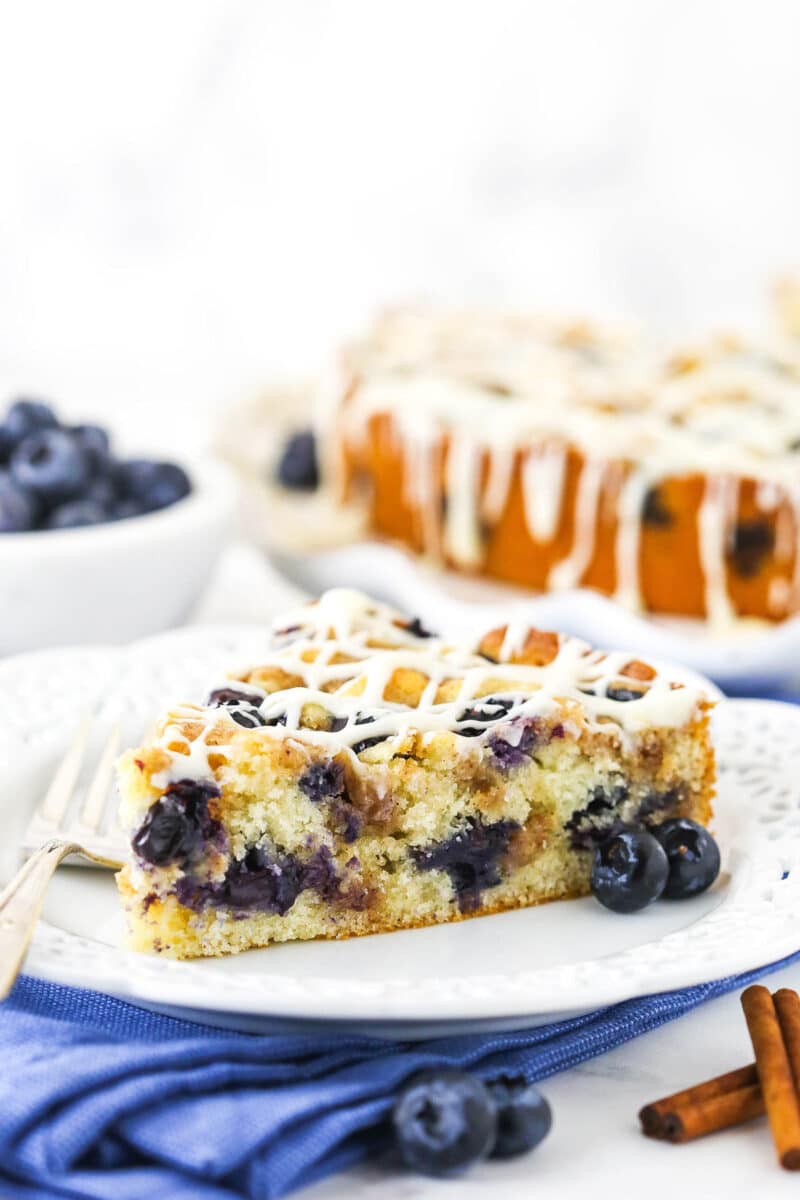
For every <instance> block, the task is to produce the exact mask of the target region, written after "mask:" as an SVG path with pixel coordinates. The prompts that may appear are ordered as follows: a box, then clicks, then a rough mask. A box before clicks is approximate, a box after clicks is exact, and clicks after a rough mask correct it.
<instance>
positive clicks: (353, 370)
mask: <svg viewBox="0 0 800 1200" xmlns="http://www.w3.org/2000/svg"><path fill="white" fill-rule="evenodd" d="M318 408H319V413H318V424H319V439H320V446H321V447H322V448H323V451H324V452H325V455H326V468H327V475H328V478H329V479H330V480H331V482H332V484H333V487H334V491H335V492H336V493H337V494H338V495H339V496H340V497H341V498H342V499H343V500H344V499H347V498H354V497H355V496H356V495H358V496H361V497H365V498H366V501H367V507H368V510H369V520H370V523H371V526H372V528H373V529H374V530H375V531H376V532H377V533H379V534H382V535H384V536H386V537H389V538H392V539H394V540H397V541H399V542H401V543H403V544H404V545H406V546H409V547H411V548H412V549H414V550H415V551H418V552H422V553H424V554H426V555H428V556H431V557H433V558H435V559H438V560H439V561H443V562H445V563H447V564H448V565H450V566H452V567H455V568H458V569H462V570H465V571H471V572H478V573H481V574H485V575H488V576H492V577H495V578H498V579H503V580H508V581H510V582H512V583H516V584H521V585H524V586H526V587H532V588H536V589H537V590H563V589H566V588H571V587H579V586H585V587H590V588H594V589H596V590H598V591H600V592H603V593H605V594H607V595H610V596H613V597H614V598H615V599H616V600H617V601H619V602H620V603H621V604H623V605H625V606H626V607H628V608H632V609H640V610H645V611H651V612H661V613H673V614H681V615H687V616H706V617H708V618H710V619H711V620H713V621H714V622H716V623H717V624H719V625H724V624H726V623H729V622H730V621H731V620H732V619H734V618H737V617H742V616H750V617H759V618H762V619H768V620H781V619H783V618H785V617H787V616H789V615H791V614H792V613H794V612H797V611H798V610H800V553H798V542H799V541H800V354H798V353H797V350H796V348H795V349H794V350H793V351H792V350H791V349H787V348H786V346H780V347H778V346H773V347H769V348H766V347H754V346H750V345H747V344H745V343H743V342H741V341H739V340H737V339H735V338H731V337H729V338H718V339H714V340H709V341H708V342H706V343H704V344H702V345H698V346H696V347H688V348H685V349H683V350H681V351H680V352H674V353H666V352H662V351H657V350H656V349H654V348H653V347H650V346H648V345H647V344H645V343H644V342H642V341H641V340H639V339H635V338H632V337H630V336H626V335H624V334H621V333H618V332H616V331H613V332H612V331H607V330H600V329H597V328H595V327H593V326H590V325H587V324H586V323H581V324H578V323H572V324H568V323H565V322H562V323H559V322H554V321H553V322H547V321H544V320H536V319H532V318H525V317H521V316H519V317H514V316H510V315H502V314H499V313H486V312H480V313H475V312H472V313H460V312H437V311H427V310H419V311H418V310H398V311H395V312H392V313H389V314H387V315H386V316H385V317H384V318H383V319H382V320H381V321H379V322H378V323H377V324H376V325H375V327H374V328H373V329H372V330H371V331H370V332H369V333H368V334H367V335H366V336H365V337H364V338H363V339H362V340H361V341H360V342H356V343H354V344H352V345H351V346H349V347H347V348H346V349H345V351H344V352H343V354H342V356H341V361H340V363H339V365H338V366H337V370H336V372H335V376H332V377H331V379H330V381H329V383H328V385H327V386H326V387H325V388H324V389H323V391H322V394H321V396H320V401H319V405H318Z"/></svg>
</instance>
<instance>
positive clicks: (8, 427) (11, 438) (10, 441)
mask: <svg viewBox="0 0 800 1200" xmlns="http://www.w3.org/2000/svg"><path fill="white" fill-rule="evenodd" d="M57 428H58V421H57V420H56V417H55V414H54V413H53V410H52V409H51V408H49V407H48V406H47V405H46V404H42V403H41V401H39V400H17V401H15V403H14V404H12V405H11V407H10V408H9V410H8V412H7V413H6V416H5V420H3V421H2V423H0V462H3V461H4V460H5V459H7V458H10V456H11V454H12V452H13V451H14V450H16V448H17V446H19V445H20V443H21V442H23V441H24V440H25V438H26V437H28V436H29V435H30V434H32V433H36V432H37V430H39V429H57Z"/></svg>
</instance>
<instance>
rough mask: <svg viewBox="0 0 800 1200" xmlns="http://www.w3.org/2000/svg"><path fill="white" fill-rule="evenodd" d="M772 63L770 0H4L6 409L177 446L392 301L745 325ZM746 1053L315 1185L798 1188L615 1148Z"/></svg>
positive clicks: (749, 1136) (761, 273)
mask: <svg viewBox="0 0 800 1200" xmlns="http://www.w3.org/2000/svg"><path fill="white" fill-rule="evenodd" d="M798 46H800V4H797V3H794V2H793V0H692V2H691V3H690V2H688V0H682V2H681V0H584V2H580V0H538V2H535V0H528V2H527V3H526V2H524V0H478V2H467V0H461V2H460V3H459V2H457V0H403V2H402V3H400V2H397V3H386V2H379V0H372V2H369V0H360V2H359V0H327V2H326V0H294V2H290V0H282V2H276V0H135V2H134V0H69V3H66V2H64V0H6V3H4V4H2V6H0V378H2V380H3V381H4V385H3V390H4V391H5V390H9V389H11V388H12V387H19V388H24V389H26V390H28V391H42V392H44V393H45V394H47V395H49V396H51V397H52V398H53V399H55V400H57V401H60V402H61V403H62V404H63V405H64V406H65V407H66V408H67V410H68V411H69V412H70V413H72V414H73V415H75V416H78V415H81V416H83V417H86V418H88V417H92V416H95V417H99V418H101V419H104V420H108V421H111V422H112V423H113V424H114V425H115V426H117V427H118V428H119V429H120V430H121V432H122V434H123V436H124V438H125V440H126V441H127V442H128V443H129V444H130V445H134V444H135V445H136V447H137V448H139V449H142V450H146V449H148V448H155V447H156V446H159V447H160V446H162V445H167V446H169V447H171V448H172V449H173V451H174V452H175V454H176V455H178V456H180V455H181V453H183V452H185V451H188V450H191V449H193V448H195V447H196V446H197V445H198V443H201V442H202V441H203V440H204V439H205V438H206V436H207V434H208V431H209V429H210V425H211V422H212V421H213V420H214V419H219V416H220V413H221V412H222V411H223V410H224V408H225V406H226V405H228V404H229V403H231V402H233V401H235V400H237V399H238V398H240V397H242V396H245V395H247V393H248V392H249V391H250V390H251V389H253V388H256V387H257V386H258V385H259V384H261V383H262V382H265V381H267V380H269V379H270V378H271V377H272V376H273V375H274V374H275V373H282V372H289V373H293V372H296V371H299V372H304V371H306V370H309V369H313V368H315V367H316V366H317V365H318V364H319V363H320V361H321V360H322V359H323V358H324V356H325V354H326V352H327V351H328V349H329V348H330V347H331V345H332V344H334V343H335V341H336V340H337V339H338V338H339V337H341V336H342V335H343V334H344V333H346V332H348V331H350V330H352V329H353V328H357V327H358V325H359V324H360V323H361V322H363V321H364V320H365V319H366V318H367V317H368V315H369V314H370V312H372V311H373V310H374V308H375V307H376V306H377V305H379V304H381V303H385V302H391V301H394V300H397V299H403V298H408V297H414V296H439V297H443V298H448V299H451V300H455V301H458V300H462V299H464V298H468V299H472V300H481V299H490V300H493V299H496V300H506V301H509V300H510V301H514V302H517V303H520V304H525V305H530V306H551V305H552V306H555V307H557V308H559V309H572V310H575V309H577V310H581V309H589V310H592V311H595V310H596V311H599V312H603V313H606V312H609V311H610V312H617V313H622V314H626V313H627V314H634V315H638V316H641V317H642V318H644V319H646V320H647V321H651V322H654V323H656V324H657V325H658V326H660V327H662V328H665V329H668V330H671V329H685V328H692V327H694V326H696V325H698V324H702V325H717V324H723V323H728V322H731V321H733V322H737V323H746V324H752V323H756V322H758V321H759V320H760V319H763V317H764V313H765V306H766V303H767V296H768V288H769V285H770V282H771V280H772V279H773V277H774V276H775V274H776V273H778V272H780V271H782V270H784V269H785V268H786V267H787V266H791V265H797V264H798V263H800V154H799V153H798V146H800V81H799V79H798V58H799V57H800V56H799V55H798ZM0 397H2V392H0ZM777 982H784V983H787V984H794V986H798V971H797V969H795V970H793V971H792V972H789V973H787V974H786V975H785V976H784V977H783V979H781V980H780V981H776V983H777ZM747 1056H748V1049H747V1044H746V1037H745V1034H744V1029H743V1024H742V1021H741V1017H740V1015H739V1013H738V1005H737V1001H736V999H735V997H729V998H727V999H725V1000H720V1001H717V1002H715V1003H714V1004H713V1005H711V1006H709V1007H708V1008H706V1009H704V1010H702V1011H701V1012H699V1013H698V1014H696V1015H695V1016H692V1017H689V1018H686V1019H684V1020H682V1021H680V1022H678V1023H676V1024H673V1025H669V1026H667V1027H666V1028H665V1029H663V1030H661V1031H659V1032H658V1033H656V1034H653V1035H650V1036H649V1037H647V1038H644V1039H640V1040H639V1041H637V1042H636V1043H633V1044H632V1045H631V1046H629V1047H626V1048H624V1049H622V1050H619V1051H617V1052H615V1053H614V1054H611V1055H606V1056H604V1057H603V1058H600V1059H596V1060H593V1061H592V1062H590V1063H588V1064H586V1065H585V1066H584V1067H583V1068H580V1069H579V1070H577V1071H573V1072H568V1073H566V1074H565V1075H563V1076H560V1077H559V1078H558V1079H556V1080H553V1081H551V1082H550V1083H549V1084H548V1085H547V1092H548V1094H549V1096H550V1098H551V1100H552V1101H553V1104H554V1108H555V1111H556V1124H555V1129H554V1133H553V1136H552V1138H551V1139H550V1140H549V1141H548V1143H547V1144H546V1145H545V1146H544V1147H542V1149H541V1150H540V1151H539V1154H538V1155H537V1157H536V1158H531V1159H530V1160H525V1161H521V1162H519V1163H517V1164H514V1165H508V1166H494V1167H491V1166H486V1167H483V1168H481V1169H480V1170H479V1171H478V1172H476V1173H475V1174H474V1175H473V1176H472V1177H470V1178H469V1179H468V1180H466V1181H463V1182H460V1183H457V1184H449V1185H438V1184H437V1185H429V1184H426V1183H424V1182H423V1181H419V1180H413V1179H411V1178H403V1179H398V1178H396V1177H393V1176H384V1175H383V1174H382V1173H381V1171H380V1169H379V1168H367V1169H365V1170H364V1171H363V1172H359V1173H356V1174H355V1175H351V1176H349V1177H344V1178H340V1179H338V1180H335V1181H331V1182H330V1183H328V1184H325V1185H323V1186H322V1187H321V1188H320V1189H318V1191H316V1192H315V1193H314V1194H315V1195H319V1197H320V1200H322V1197H323V1196H324V1197H326V1198H327V1197H337V1198H338V1197H340V1196H349V1195H351V1194H352V1193H353V1192H354V1191H358V1194H360V1195H363V1196H375V1197H376V1198H377V1197H381V1200H383V1198H386V1200H389V1198H391V1200H396V1198H397V1197H401V1196H403V1197H407V1198H411V1197H419V1196H425V1197H431V1198H433V1197H435V1198H436V1200H438V1198H440V1197H441V1198H444V1197H467V1196H468V1197H472V1196H475V1197H476V1198H477V1197H478V1196H485V1195H486V1194H487V1190H488V1189H491V1190H493V1191H494V1193H495V1194H496V1195H498V1196H502V1197H503V1198H504V1200H505V1198H506V1197H508V1198H509V1200H510V1198H511V1197H514V1198H515V1200H516V1197H520V1198H521V1197H523V1196H525V1197H528V1196H532V1195H539V1196H543V1197H555V1196H559V1197H561V1200H573V1197H574V1198H575V1200H577V1198H578V1197H581V1198H583V1197H586V1196H588V1195H590V1194H592V1195H603V1194H607V1195H612V1194H613V1195H617V1194H619V1195H623V1196H626V1195H641V1194H645V1192H646V1193H647V1194H648V1195H651V1196H654V1197H655V1196H661V1195H670V1196H679V1195H692V1194H696V1193H697V1194H700V1193H702V1194H703V1195H706V1196H709V1197H712V1198H713V1197H716V1196H721V1195H723V1194H724V1195H726V1196H728V1197H734V1196H744V1195H748V1196H753V1195H759V1196H773V1195H774V1196H783V1195H787V1196H788V1194H789V1190H790V1188H791V1189H792V1194H795V1193H796V1180H794V1179H792V1178H791V1177H790V1176H788V1175H786V1174H785V1173H782V1172H781V1171H780V1170H779V1169H778V1167H777V1166H776V1164H775V1161H774V1156H773V1152H772V1149H771V1146H770V1143H769V1138H768V1135H767V1131H766V1127H765V1126H764V1124H763V1122H762V1123H760V1124H759V1125H757V1126H754V1127H752V1128H751V1129H748V1130H741V1131H736V1132H732V1133H730V1134H725V1135H721V1136H720V1137H717V1138H711V1139H708V1140H707V1141H705V1142H702V1143H698V1144H696V1145H694V1146H687V1147H683V1148H678V1149H675V1148H672V1147H664V1146H659V1145H653V1144H650V1143H647V1142H645V1141H644V1139H642V1138H641V1137H640V1136H639V1135H638V1133H637V1132H636V1124H635V1112H636V1109H637V1108H638V1106H639V1105H640V1104H641V1103H642V1102H643V1101H645V1100H648V1099H653V1098H654V1097H655V1096H657V1095H658V1094H663V1093H664V1092H665V1091H668V1090H670V1089H672V1088H675V1087H678V1086H681V1085H683V1084H686V1083H689V1082H694V1081H696V1080H697V1079H698V1078H700V1077H702V1076H703V1075H707V1074H711V1073H713V1072H717V1071H721V1070H726V1069H728V1068H730V1067H733V1066H736V1065H738V1064H739V1063H740V1062H742V1061H744V1059H745V1058H746V1057H747Z"/></svg>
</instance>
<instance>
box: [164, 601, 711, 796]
mask: <svg viewBox="0 0 800 1200" xmlns="http://www.w3.org/2000/svg"><path fill="white" fill-rule="evenodd" d="M407 624H408V623H407V619H406V618H404V617H402V616H400V615H399V614H398V613H396V612H394V611H393V610H392V609H390V608H387V607H385V606H383V605H379V604H377V603H376V602H375V601H373V600H371V599H370V598H369V597H367V596H365V595H363V594H362V593H359V592H355V591H350V590H348V589H345V588H337V589H334V590H332V591H329V592H326V593H325V594H324V595H323V596H321V597H320V599H319V600H318V601H316V602H315V603H313V604H309V605H306V606H304V607H302V608H300V609H297V610H295V611H293V612H290V613H288V614H286V615H285V616H284V617H283V618H282V619H281V621H280V622H278V623H277V625H276V628H275V633H274V650H273V651H272V652H271V653H270V654H269V655H268V656H267V658H266V659H265V660H264V661H263V662H262V663H260V664H259V670H263V669H265V668H266V669H269V668H274V669H276V670H279V671H281V672H285V673H286V674H287V675H289V676H293V677H297V678H299V679H301V680H302V684H301V685H300V686H292V687H287V688H282V689H280V690H277V691H273V692H269V693H268V692H266V691H264V690H263V689H262V688H260V687H258V686H257V685H255V684H253V683H252V682H250V679H249V675H250V672H249V671H242V672H239V673H238V674H234V676H233V677H232V678H231V679H229V680H228V681H227V685H226V686H227V687H229V688H234V689H237V687H239V688H240V690H241V691H242V692H245V693H247V694H248V695H250V696H254V697H255V698H256V699H255V700H254V701H253V702H252V703H253V704H254V705H256V706H257V707H258V710H259V712H260V714H261V718H262V719H263V720H264V721H266V722H267V724H265V725H263V726H256V728H254V729H248V736H255V737H264V738H272V739H275V738H277V739H288V740H290V741H291V742H292V743H293V744H295V745H299V746H304V745H309V744H310V745H316V746H321V747H324V748H325V749H326V751H328V752H329V753H334V752H337V751H339V750H345V749H348V748H351V749H352V747H354V746H356V747H357V746H358V743H359V742H361V741H363V740H364V739H372V738H375V739H378V740H384V739H386V738H400V739H402V738H404V737H405V736H407V735H408V734H410V733H417V734H421V735H423V737H424V738H425V739H428V740H429V739H430V738H431V737H435V736H436V735H437V734H440V733H444V732H451V733H453V732H454V733H458V732H459V731H460V730H461V729H470V728H472V729H473V730H474V728H475V726H476V723H477V725H478V727H479V728H481V729H482V728H483V726H484V724H485V734H483V735H482V736H485V737H491V736H492V734H498V735H499V736H501V737H502V738H504V739H507V736H508V737H513V736H514V731H515V730H516V729H517V728H518V726H519V723H520V722H521V721H524V720H525V719H529V718H536V717H539V718H542V717H545V718H551V719H563V720H564V721H571V722H572V724H571V726H570V727H571V728H574V727H575V721H576V720H577V719H578V717H579V715H580V714H582V719H583V720H585V721H586V723H587V724H588V725H589V726H590V727H591V728H593V729H595V730H600V731H603V732H605V733H606V734H611V735H612V736H616V737H628V736H634V735H635V734H636V733H638V732H640V731H641V730H643V729H646V728H650V727H653V726H667V727H682V726H684V725H686V724H687V723H688V722H689V721H691V720H692V719H693V718H694V717H695V716H696V715H697V714H698V712H699V708H700V705H701V704H702V702H703V700H704V699H705V697H704V695H703V693H702V692H701V690H700V689H698V688H694V687H689V686H675V685H673V683H672V681H670V680H669V679H668V678H666V677H664V676H663V675H661V674H657V675H655V676H654V678H653V679H651V680H647V681H639V680H633V679H631V678H630V677H626V676H624V675H623V674H622V672H623V670H624V668H625V667H626V665H627V664H628V663H629V662H630V661H631V656H630V654H626V653H624V652H615V653H610V654H606V653H603V652H602V651H599V650H592V649H591V647H589V646H588V645H587V644H586V643H585V642H582V641H580V640H579V639H578V638H571V637H567V636H565V635H559V637H558V649H557V653H556V655H555V657H554V658H553V660H552V661H551V662H550V663H548V664H547V665H545V666H534V665H531V664H527V663H520V662H516V663H512V662H509V661H508V660H509V658H511V657H512V656H515V655H518V654H520V652H521V651H522V649H523V648H524V646H525V644H526V641H527V638H528V636H529V634H530V632H531V630H530V626H529V625H528V623H527V622H526V621H524V620H522V619H520V620H517V621H515V622H513V623H511V624H509V626H508V628H507V630H506V633H505V637H504V641H503V644H502V647H501V649H500V651H499V661H497V662H494V661H489V660H487V658H486V657H485V656H484V655H482V654H480V653H479V652H478V646H479V645H480V644H481V641H482V639H481V638H475V639H468V640H467V641H464V642H449V641H445V640H443V639H441V638H439V637H432V636H430V637H424V636H419V635H418V634H417V633H415V632H414V628H415V627H416V628H418V626H415V625H414V624H411V625H410V626H409V627H406V626H407ZM337 660H338V661H337ZM341 660H344V661H341ZM397 671H405V672H416V673H418V676H417V678H418V677H419V676H422V677H424V679H425V683H424V687H423V688H422V693H421V696H420V697H419V700H418V702H417V703H415V704H413V705H411V704H404V703H399V702H397V701H390V700H387V699H386V698H385V693H386V690H387V687H388V685H389V684H390V681H392V680H393V677H394V676H395V672H397ZM262 678H263V676H262ZM237 679H241V680H243V682H242V683H241V684H240V685H237V683H236V680H237ZM333 681H335V683H336V686H335V688H334V689H333V690H330V691H329V690H326V685H330V684H331V683H332V682H333ZM445 683H447V695H448V697H449V698H448V699H447V700H439V701H437V699H436V697H437V694H438V692H439V689H440V687H441V686H442V685H443V684H445ZM615 685H616V686H617V687H625V688H633V689H634V690H637V691H641V693H642V694H641V696H640V698H639V699H636V700H628V701H624V700H617V699H614V698H613V696H612V697H609V695H608V694H607V693H608V690H609V688H612V687H613V686H615ZM487 688H490V689H491V691H490V694H489V695H486V694H485V693H486V690H487ZM470 702H472V704H471V703H470ZM565 705H566V707H565ZM307 706H318V708H317V710H316V711H317V713H318V711H319V709H320V708H321V709H322V710H324V712H325V713H326V714H328V723H329V726H330V727H329V728H328V729H314V728H310V727H308V726H307V725H305V724H304V710H305V709H306V707H307ZM476 707H477V708H478V709H479V710H480V711H479V713H478V715H476V713H475V711H474V710H475V708H476ZM470 708H472V710H473V711H470ZM235 712H236V710H235V709H232V708H229V707H225V706H220V707H197V706H185V707H183V708H178V709H175V710H173V712H172V713H170V715H169V717H168V719H167V721H166V722H165V723H164V725H163V726H162V729H161V733H160V735H159V737H158V738H157V740H156V743H155V745H156V746H157V747H159V748H160V749H161V750H162V751H164V752H165V754H166V755H167V756H168V758H169V766H168V767H166V768H165V769H164V770H162V771H160V772H159V773H158V775H156V776H154V782H155V783H156V785H157V786H160V787H166V786H167V785H168V783H169V782H170V781H174V780H176V779H185V778H202V777H203V776H208V774H209V763H208V760H209V755H210V754H217V755H222V756H225V755H226V754H227V753H228V751H227V750H226V747H225V745H216V744H215V745H211V746H209V744H208V734H209V733H210V731H211V729H213V728H215V727H216V726H217V725H218V724H219V722H226V721H227V722H231V723H232V729H233V728H234V725H233V722H234V713H235ZM495 713H496V714H497V719H496V720H490V719H487V716H486V714H488V716H489V717H491V716H493V715H494V714H495ZM481 716H483V719H481ZM181 721H186V722H189V723H195V722H199V723H200V724H201V726H202V732H201V734H200V736H199V737H197V738H195V739H194V740H189V738H188V735H187V733H185V732H184V731H182V729H181V725H180V722H181ZM235 728H236V730H237V731H238V732H240V733H241V729H240V728H239V726H238V725H236V726H235ZM480 741H481V737H474V736H470V737H469V738H468V739H465V742H464V746H465V748H467V749H469V747H475V746H476V745H479V744H480ZM176 744H177V745H179V746H180V749H175V748H174V747H175V745H176ZM184 749H185V751H186V753H182V752H181V751H182V750H184ZM353 757H354V762H356V763H357V761H358V760H357V758H356V755H355V754H354V756H353Z"/></svg>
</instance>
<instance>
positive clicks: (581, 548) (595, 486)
mask: <svg viewBox="0 0 800 1200" xmlns="http://www.w3.org/2000/svg"><path fill="white" fill-rule="evenodd" d="M605 471H606V465H605V463H603V462H599V461H598V460H595V459H591V458H590V459H587V460H586V462H585V463H584V464H583V467H582V469H581V474H580V478H579V480H578V490H577V493H576V496H575V516H574V520H573V528H574V533H573V539H572V549H571V551H570V553H569V555H568V556H567V557H566V558H562V560H561V562H558V563H556V564H555V566H554V567H552V568H551V570H550V574H549V575H548V577H547V586H548V587H549V588H551V589H552V590H553V591H564V590H566V589H567V588H572V587H577V585H578V584H579V583H580V582H581V579H582V578H583V575H584V572H585V571H586V569H587V567H588V566H589V563H590V562H591V561H592V554H593V552H594V540H595V530H596V528H597V510H598V505H599V501H600V494H601V491H602V486H603V476H604V475H605Z"/></svg>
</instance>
